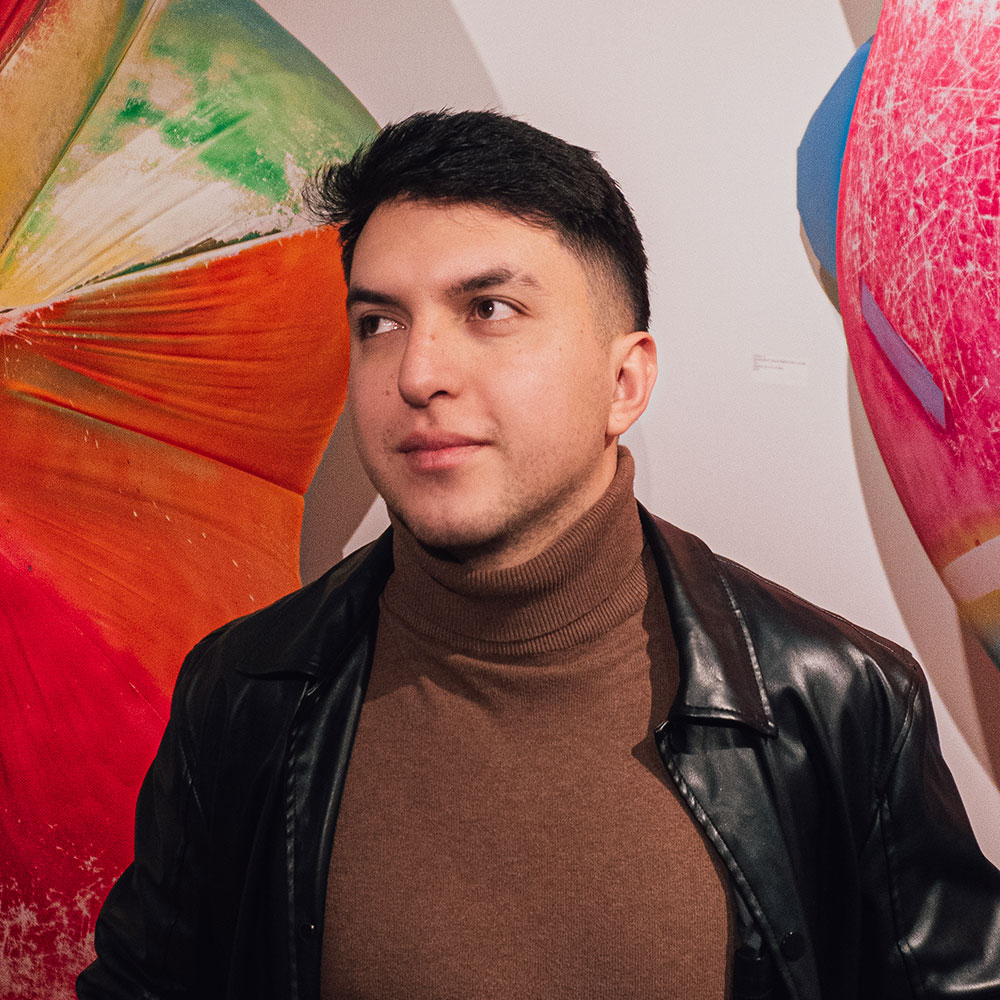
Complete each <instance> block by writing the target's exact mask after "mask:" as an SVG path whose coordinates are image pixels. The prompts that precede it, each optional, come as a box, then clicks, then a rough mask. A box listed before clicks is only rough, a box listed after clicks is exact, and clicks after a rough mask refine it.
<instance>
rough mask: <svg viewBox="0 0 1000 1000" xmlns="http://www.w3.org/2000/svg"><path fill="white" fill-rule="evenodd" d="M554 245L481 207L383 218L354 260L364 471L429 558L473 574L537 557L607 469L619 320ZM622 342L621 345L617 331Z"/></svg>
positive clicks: (390, 208)
mask: <svg viewBox="0 0 1000 1000" xmlns="http://www.w3.org/2000/svg"><path fill="white" fill-rule="evenodd" d="M595 284H600V285H601V287H604V285H605V284H606V283H604V282H600V283H597V282H594V281H593V268H590V267H585V266H584V264H583V263H582V262H581V261H580V259H579V258H578V257H577V256H576V254H574V253H573V252H572V251H570V250H568V249H567V248H566V247H565V246H564V245H563V244H562V243H561V242H560V241H559V239H558V237H557V236H556V235H555V233H553V232H551V231H549V230H547V229H542V228H539V227H536V226H530V225H527V224H526V223H524V222H521V221H520V220H519V219H516V218H515V217H513V216H511V215H507V214H505V213H502V212H498V211H495V210H493V209H490V208H486V207H483V206H479V205H474V204H465V203H463V204H457V205H439V204H435V203H432V202H425V201H405V200H399V201H392V202H386V203H383V204H382V205H380V206H379V207H378V208H377V209H376V211H375V212H374V213H373V214H372V216H371V218H370V219H369V221H368V223H367V224H366V225H365V227H364V229H363V230H362V233H361V236H360V238H359V239H358V242H357V244H356V247H355V251H354V259H353V265H352V269H351V280H350V289H349V295H348V312H349V316H350V323H351V371H350V400H351V407H352V413H353V419H354V424H355V433H356V438H357V442H358V449H359V452H360V455H361V460H362V462H363V464H364V466H365V469H366V470H367V472H368V475H369V476H370V477H371V479H372V482H373V483H374V484H375V487H376V489H378V491H379V492H380V493H381V494H382V496H383V497H384V498H385V501H386V504H387V506H388V507H389V509H390V510H391V511H392V512H393V513H394V514H395V515H396V516H397V517H399V518H400V519H401V520H402V521H403V522H404V523H405V524H406V525H407V526H408V527H409V528H410V530H411V531H412V532H413V533H414V535H415V536H416V537H417V538H418V539H419V540H420V541H421V542H422V543H423V544H424V545H426V546H428V547H431V548H435V549H443V550H445V551H446V552H448V553H449V554H451V555H453V556H454V557H456V558H459V559H463V560H474V561H477V562H478V563H480V564H481V565H490V566H505V565H513V564H515V563H517V562H521V561H523V560H524V559H527V558H530V557H531V556H532V555H534V554H536V553H537V552H539V551H541V550H542V549H543V548H544V547H545V546H546V545H547V544H548V543H549V542H550V541H551V540H553V539H554V538H555V537H556V536H558V535H559V534H560V533H561V532H562V531H563V530H565V529H566V528H567V527H568V526H569V525H570V524H572V523H573V521H575V520H576V519H577V518H578V517H580V516H581V515H582V514H583V513H584V512H585V511H586V510H587V509H588V508H589V507H591V506H592V505H593V504H594V503H595V502H596V501H597V500H598V499H599V498H600V496H601V495H602V493H603V492H604V490H605V489H606V488H607V485H608V484H609V483H610V481H611V479H612V477H613V475H614V471H615V467H616V449H615V438H614V436H613V435H610V434H609V433H608V429H609V423H608V415H609V409H610V406H611V401H612V398H613V395H614V392H615V382H616V372H617V366H616V363H615V352H614V350H613V349H612V344H613V341H614V338H613V337H612V336H611V335H610V333H609V331H608V330H607V329H606V328H607V325H608V324H609V323H611V322H612V319H611V317H612V316H613V315H618V314H619V312H620V310H619V309H617V308H613V307H611V306H610V305H607V304H606V303H602V305H603V308H601V307H600V306H599V307H598V308H597V309H595V304H594V301H593V300H594V298H595V294H591V293H590V292H589V291H588V286H590V287H591V288H593V286H594V285H595ZM616 332H623V331H616Z"/></svg>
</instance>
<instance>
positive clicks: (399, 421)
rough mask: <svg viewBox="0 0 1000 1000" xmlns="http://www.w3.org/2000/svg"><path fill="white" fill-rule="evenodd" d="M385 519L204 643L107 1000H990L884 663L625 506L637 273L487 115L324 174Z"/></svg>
mask: <svg viewBox="0 0 1000 1000" xmlns="http://www.w3.org/2000/svg"><path fill="white" fill-rule="evenodd" d="M312 201H313V204H314V206H316V207H317V208H318V210H319V211H321V212H322V213H323V215H324V217H325V218H326V219H327V220H328V221H329V222H331V223H335V224H338V225H340V227H341V240H342V244H343V260H344V268H345V273H346V275H347V278H348V287H349V295H348V311H349V315H350V321H351V330H352V338H353V340H352V343H353V352H352V354H353V356H352V361H351V407H352V415H353V420H354V424H355V428H356V435H357V441H358V446H359V451H360V454H361V456H362V460H363V462H364V464H365V467H366V469H367V471H368V473H369V475H370V476H371V478H372V480H373V482H374V483H375V485H376V487H377V488H378V489H379V491H380V492H381V493H382V495H383V496H384V497H385V500H386V503H387V506H388V508H389V511H390V514H391V518H392V525H393V527H392V530H391V531H390V532H388V533H386V535H384V536H383V537H382V538H381V539H379V540H378V541H376V542H375V543H373V544H372V545H371V546H369V547H367V548H365V549H363V550H361V551H359V552H356V553H354V554H353V555H352V556H350V557H349V558H348V559H346V560H345V561H344V562H343V563H341V564H340V565H339V566H337V567H335V568H334V569H333V570H331V571H330V573H328V574H327V575H326V576H325V577H323V578H321V579H320V580H318V581H316V582H315V583H313V584H311V585H309V586H308V587H306V588H304V589H303V590H302V591H300V592H298V593H295V594H292V595H289V596H288V597H287V598H285V599H283V600H282V601H279V602H278V603H277V604H275V605H273V606H272V607H270V608H268V609H265V610H264V611H262V612H259V613H257V614H255V615H252V616H250V617H248V618H245V619H242V620H240V621H237V622H235V623H232V624H231V625H229V626H226V627H225V628H223V629H220V630H219V631H217V632H216V633H214V634H213V635H211V636H209V637H208V638H207V639H205V640H203V642H202V643H200V644H199V645H198V646H197V647H196V648H195V650H194V651H193V652H192V654H191V655H190V657H189V658H188V660H187V662H186V663H185V666H184V668H183V670H182V672H181V675H180V677H179V679H178V683H177V690H176V693H175V697H174V705H173V710H172V715H171V721H170V724H169V725H168V727H167V731H166V734H165V736H164V739H163V744H162V747H161V749H160V751H159V754H158V755H157V758H156V760H155V761H154V763H153V765H152V767H151V769H150V772H149V775H148V777H147V779H146V782H145V784H144V786H143V790H142V793H141V795H140V800H139V805H138V809H137V821H136V831H137V832H136V859H135V863H134V864H133V865H132V866H131V867H130V868H129V869H128V871H127V872H126V873H125V874H124V875H123V876H122V878H121V880H120V881H119V882H118V883H117V885H116V886H115V888H114V889H113V890H112V892H111V894H110V896H109V898H108V901H107V903H106V905H105V908H104V910H103V911H102V914H101V918H100V920H99V922H98V928H97V935H96V944H97V950H98V956H99V957H98V960H97V962H96V963H95V964H94V965H92V966H91V967H90V968H89V969H88V970H87V971H86V972H84V973H83V974H82V975H81V977H80V980H79V983H78V991H79V995H80V996H81V997H84V998H91V997H103V998H108V997H140V996H141V997H212V998H222V997H228V998H233V1000H236V998H239V1000H247V998H253V997H262V998H263V997H268V998H276V997H295V998H300V997H301V998H316V997H323V998H336V997H387V996H399V997H407V998H425V997H426V998H430V997H434V998H442V997H463V998H466V997H490V998H505V997H546V998H562V997H570V996H572V997H580V996H585V997H637V998H639V997H658V998H659V997H670V998H685V1000H690V998H718V997H722V996H736V997H743V998H751V997H753V998H763V997H774V998H778V997H785V998H799V1000H807V998H808V1000H812V998H825V1000H834V998H836V1000H845V998H854V997H865V998H886V997H917V996H920V997H943V996H948V997H958V996H968V997H1000V875H998V873H997V872H996V871H995V870H994V869H993V868H992V866H990V865H989V864H988V863H987V862H986V861H985V860H984V859H983V857H982V855H981V854H980V852H979V850H978V847H977V846H976V843H975V840H974V838H973V835H972V833H971V831H970V829H969V826H968V822H967V820H966V818H965V814H964V812H963V810H962V806H961V803H960V801H959V799H958V796H957V793H956V790H955V787H954V784H953V782H952V780H951V777H950V775H949V773H948V771H947V768H946V767H945V765H944V763H943V761H942V759H941V756H940V752H939V749H938V746H937V741H936V736H935V732H934V724H933V720H932V718H931V714H930V705H929V701H928V696H927V689H926V686H925V684H924V681H923V679H922V677H921V675H920V672H919V669H918V668H917V666H916V665H915V663H914V662H913V660H912V659H911V658H910V657H909V656H908V654H906V653H905V652H904V651H903V650H901V649H899V648H897V647H895V646H893V645H891V644H889V643H887V642H885V641H884V640H882V639H879V638H877V637H876V636H873V635H871V634H870V633H867V632H864V631H863V630H861V629H858V628H856V627H855V626H853V625H851V624H849V623H847V622H845V621H843V620H842V619H839V618H837V617H836V616H834V615H831V614H829V613H826V612H823V611H820V610H817V609H815V608H813V607H812V606H810V605H808V604H806V603H805V602H804V601H802V600H800V599H799V598H797V597H795V596H794V595H792V594H789V593H788V592H786V591H784V590H783V589H781V588H780V587H777V586H776V585H774V584H771V583H768V582H766V581H763V580H761V579H759V578H757V577H756V576H754V575H753V574H752V573H750V572H749V571H748V570H745V569H743V568H741V567H739V566H737V565H735V564H733V563H731V562H728V561H726V560H724V559H720V558H718V557H716V556H714V555H713V554H712V553H711V552H709V551H708V549H707V548H706V547H705V546H704V545H703V544H702V543H701V542H699V541H698V540H697V539H695V538H693V537H692V536H690V535H687V534H685V533H684V532H682V531H680V530H678V529H677V528H674V527H672V526H670V525H668V524H666V523H665V522H662V521H659V520H658V519H656V518H655V517H653V516H651V515H650V514H648V513H647V512H646V511H644V510H642V509H641V508H639V507H638V505H637V504H636V502H635V499H634V497H633V494H632V484H631V478H632V471H633V466H632V460H631V457H630V456H629V454H628V452H627V451H625V450H624V449H621V448H619V447H618V438H619V436H620V435H621V434H622V433H623V432H624V431H625V430H626V429H627V428H628V427H629V426H631V424H632V423H633V422H634V421H635V420H636V419H637V418H638V416H639V415H640V414H641V412H642V411H643V409H644V408H645V406H646V403H647V400H648V398H649V394H650V390H651V388H652V384H653V381H654V378H655V373H656V359H655V349H654V346H653V342H652V340H651V338H650V336H649V334H648V333H647V332H645V331H646V328H647V326H648V318H649V315H648V314H649V306H648V293H647V289H646V276H645V271H646V259H645V254H644V252H643V248H642V242H641V238H640V236H639V233H638V230H637V228H636V225H635V221H634V219H633V217H632V214H631V211H630V210H629V208H628V206H627V204H626V202H625V200H624V198H623V196H622V195H621V192H620V191H619V190H618V188H617V186H616V185H615V183H614V182H613V181H612V180H611V178H610V177H609V176H608V175H607V174H606V172H605V171H604V170H603V168H601V167H600V166H599V165H598V164H597V163H596V161H595V160H594V159H593V157H592V156H591V155H590V154H589V153H587V152H585V151H584V150H581V149H577V148H575V147H571V146H568V145H567V144H565V143H563V142H561V141H560V140H558V139H555V138H553V137H552V136H549V135H546V134H544V133H541V132H539V131H537V130H536V129H533V128H531V127H529V126H527V125H525V124H523V123H520V122H517V121H514V120H512V119H509V118H505V117H503V116H500V115H496V114H493V113H459V114H449V113H440V114H425V115H417V116H414V117H412V118H410V119H407V120H406V121H404V122H402V123H400V124H398V125H394V126H390V127H389V128H387V129H385V130H384V131H383V132H382V133H381V135H380V136H379V137H378V138H377V139H376V140H375V141H374V142H373V143H372V144H371V146H370V148H368V149H367V150H365V151H362V152H361V153H359V154H358V155H357V156H356V157H355V158H354V159H353V160H352V161H351V162H350V163H349V164H347V165H345V166H343V167H340V168H334V169H331V170H330V171H329V172H327V173H326V174H325V175H324V176H323V177H322V178H321V180H320V182H319V183H318V184H317V186H316V188H315V190H314V191H313V193H312Z"/></svg>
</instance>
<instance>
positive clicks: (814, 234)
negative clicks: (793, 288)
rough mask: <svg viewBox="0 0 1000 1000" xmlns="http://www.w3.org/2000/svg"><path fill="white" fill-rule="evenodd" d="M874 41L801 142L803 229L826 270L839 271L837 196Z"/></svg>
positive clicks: (832, 92) (824, 102)
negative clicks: (859, 89)
mask: <svg viewBox="0 0 1000 1000" xmlns="http://www.w3.org/2000/svg"><path fill="white" fill-rule="evenodd" d="M871 47H872V40H871V39H870V38H869V39H868V41H867V42H864V43H863V44H862V45H860V46H859V47H858V51H857V52H855V53H854V55H853V56H852V57H851V61H850V62H849V63H848V64H847V65H846V66H845V67H844V68H843V70H842V71H841V73H840V76H838V77H837V81H836V83H834V85H833V86H832V87H831V88H830V90H829V92H828V93H827V95H826V97H824V98H823V100H822V102H821V103H820V106H819V107H818V108H817V109H816V111H815V112H814V114H813V116H812V118H810V119H809V125H808V126H807V127H806V132H805V135H803V136H802V142H800V143H799V149H798V156H797V163H798V175H797V179H796V187H797V204H798V208H799V217H800V218H801V219H802V228H803V229H805V231H806V236H807V237H809V243H810V245H811V246H812V248H813V253H815V254H816V256H817V257H818V258H819V262H820V264H822V265H823V269H824V270H826V271H827V272H829V273H830V274H832V275H833V276H834V277H836V274H837V199H838V197H839V195H840V169H841V167H842V166H843V163H844V149H845V148H846V147H847V132H848V129H849V128H850V126H851V116H852V115H853V114H854V104H855V102H856V101H857V99H858V87H860V86H861V76H862V74H863V73H864V71H865V65H866V64H867V62H868V53H869V52H870V51H871Z"/></svg>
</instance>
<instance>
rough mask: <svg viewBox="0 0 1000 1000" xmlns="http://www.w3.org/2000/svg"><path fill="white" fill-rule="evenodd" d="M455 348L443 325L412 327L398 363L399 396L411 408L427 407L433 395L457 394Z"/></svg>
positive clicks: (422, 322) (454, 341)
mask: <svg viewBox="0 0 1000 1000" xmlns="http://www.w3.org/2000/svg"><path fill="white" fill-rule="evenodd" d="M458 353H459V350H458V345H457V344H456V338H455V337H453V336H451V335H450V333H449V330H448V328H447V324H446V323H443V322H431V321H420V322H415V323H413V324H412V325H411V327H410V330H409V333H408V335H407V338H406V347H405V349H404V350H403V356H402V358H401V360H400V363H399V374H398V383H399V394H400V396H402V397H403V399H404V400H405V401H406V402H407V403H409V405H410V406H421V407H422V406H427V404H428V403H430V401H431V400H432V399H433V398H434V397H435V396H451V395H454V394H455V393H456V392H457V391H458V387H459V381H460V379H459V375H460V372H459V367H460V364H459V362H460V359H459V358H458Z"/></svg>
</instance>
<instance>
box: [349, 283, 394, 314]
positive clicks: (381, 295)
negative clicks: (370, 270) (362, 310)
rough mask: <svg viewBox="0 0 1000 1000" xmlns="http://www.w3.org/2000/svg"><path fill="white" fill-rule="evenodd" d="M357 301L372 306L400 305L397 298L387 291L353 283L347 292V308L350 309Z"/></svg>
mask: <svg viewBox="0 0 1000 1000" xmlns="http://www.w3.org/2000/svg"><path fill="white" fill-rule="evenodd" d="M357 302H364V303H365V304H366V305H370V306H394V305H398V302H397V300H396V299H395V298H394V297H393V296H391V295H387V294H386V293H385V292H377V291H375V289H374V288H365V287H364V286H363V285H352V286H351V287H350V289H349V290H348V292H347V301H346V305H347V308H348V309H350V308H351V306H353V305H354V304H355V303H357Z"/></svg>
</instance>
